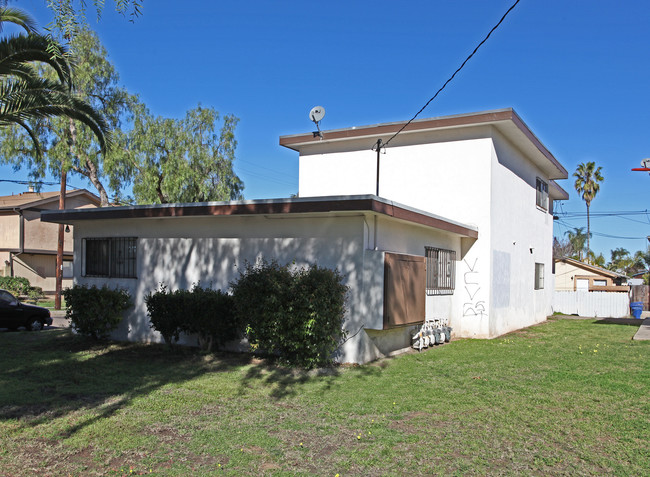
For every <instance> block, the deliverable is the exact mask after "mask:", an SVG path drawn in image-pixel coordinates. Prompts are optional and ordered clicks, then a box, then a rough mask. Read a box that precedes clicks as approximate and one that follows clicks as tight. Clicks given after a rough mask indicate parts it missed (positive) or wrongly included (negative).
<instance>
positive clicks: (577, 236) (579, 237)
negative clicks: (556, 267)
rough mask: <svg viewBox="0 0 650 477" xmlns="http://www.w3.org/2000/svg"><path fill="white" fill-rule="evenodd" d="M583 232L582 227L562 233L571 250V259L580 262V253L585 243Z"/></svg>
mask: <svg viewBox="0 0 650 477" xmlns="http://www.w3.org/2000/svg"><path fill="white" fill-rule="evenodd" d="M584 230H585V228H584V227H576V228H574V229H573V230H567V231H566V232H565V233H564V234H565V235H566V236H567V240H569V243H570V244H571V247H572V248H573V253H574V256H573V258H577V259H578V260H580V261H582V253H583V252H584V250H585V242H586V241H587V234H585V232H584Z"/></svg>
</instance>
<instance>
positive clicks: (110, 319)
mask: <svg viewBox="0 0 650 477" xmlns="http://www.w3.org/2000/svg"><path fill="white" fill-rule="evenodd" d="M63 296H64V297H65V302H66V305H67V310H66V313H65V317H66V318H67V319H68V320H70V326H71V327H72V328H74V329H75V330H76V331H77V332H78V333H79V334H82V335H85V336H89V337H91V338H94V339H96V340H101V339H106V338H108V336H109V335H110V334H111V332H113V331H114V330H115V329H117V327H118V325H119V324H120V322H121V321H122V313H123V312H124V311H125V310H126V309H128V308H129V307H130V306H131V305H132V303H131V297H130V296H129V293H128V292H127V291H126V290H123V289H119V288H118V289H114V290H113V289H110V288H108V287H107V286H106V285H104V286H103V287H102V288H97V287H96V286H95V285H93V286H92V287H90V288H88V287H87V286H86V285H74V286H73V287H72V288H68V289H66V290H63Z"/></svg>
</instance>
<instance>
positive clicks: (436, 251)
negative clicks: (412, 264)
mask: <svg viewBox="0 0 650 477" xmlns="http://www.w3.org/2000/svg"><path fill="white" fill-rule="evenodd" d="M425 252H426V260H427V295H453V294H454V289H455V288H456V252H455V251H454V250H444V249H441V248H434V247H425Z"/></svg>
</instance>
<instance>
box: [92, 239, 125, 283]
mask: <svg viewBox="0 0 650 477" xmlns="http://www.w3.org/2000/svg"><path fill="white" fill-rule="evenodd" d="M136 258H137V239H136V238H135V237H111V238H86V239H84V265H85V269H84V276H87V277H109V278H137V275H136Z"/></svg>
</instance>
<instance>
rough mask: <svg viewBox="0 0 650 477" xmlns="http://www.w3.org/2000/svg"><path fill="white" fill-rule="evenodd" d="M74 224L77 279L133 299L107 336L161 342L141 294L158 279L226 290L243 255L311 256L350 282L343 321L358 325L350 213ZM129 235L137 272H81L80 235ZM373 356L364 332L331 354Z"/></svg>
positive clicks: (358, 223) (307, 260)
mask: <svg viewBox="0 0 650 477" xmlns="http://www.w3.org/2000/svg"><path fill="white" fill-rule="evenodd" d="M76 225H77V227H76V228H75V260H74V267H75V270H74V275H75V282H76V283H78V284H87V285H98V286H101V285H103V284H104V283H106V284H108V285H109V286H111V287H114V286H119V287H122V288H125V289H127V290H128V291H129V293H130V294H131V296H132V297H133V300H134V303H135V306H134V307H133V308H131V309H130V310H129V311H128V312H127V316H126V320H125V321H124V322H123V325H122V326H121V327H120V329H118V330H117V331H116V333H115V334H114V338H116V339H124V340H134V341H136V340H137V341H153V342H161V341H162V337H161V336H160V335H159V333H157V332H155V331H154V330H152V329H151V328H150V327H149V319H148V317H147V309H146V305H145V302H144V296H145V295H146V294H147V293H150V292H152V291H155V290H156V289H158V286H159V284H160V283H165V284H166V285H167V286H168V288H170V289H177V288H191V286H192V284H193V283H195V282H198V281H201V284H202V285H203V286H211V287H212V288H216V289H223V290H226V289H228V287H229V283H230V282H231V281H232V280H234V279H236V278H237V277H238V269H237V267H238V266H242V265H243V264H244V261H245V260H248V261H249V262H254V261H255V260H256V259H258V258H265V259H267V260H271V259H276V260H277V261H278V262H279V263H289V262H292V261H295V263H296V265H297V266H301V265H307V264H311V263H317V264H318V265H321V266H325V267H329V268H336V269H338V270H339V271H340V272H341V273H342V274H343V275H345V283H346V284H347V285H349V286H350V295H349V301H348V313H347V317H346V322H345V325H344V327H345V328H346V329H347V330H348V331H349V332H350V334H353V333H354V332H355V331H357V330H358V328H359V323H358V317H360V316H361V314H360V310H359V308H360V303H359V297H360V294H359V293H357V290H359V289H360V288H361V287H362V273H361V271H362V267H363V248H364V244H363V237H364V234H363V228H362V227H363V220H362V218H361V217H360V216H357V217H332V218H328V219H322V218H321V219H313V218H312V219H308V218H304V219H292V218H268V219H267V218H264V217H260V216H255V217H210V218H179V219H171V220H170V219H140V220H138V219H121V220H102V221H87V222H86V221H82V222H79V223H77V224H76ZM87 237H137V238H138V251H137V271H138V272H137V273H138V278H137V279H126V278H122V279H117V278H97V277H83V276H82V263H83V259H82V254H83V252H82V238H87ZM378 356H379V353H378V351H377V349H376V348H375V347H374V345H373V344H372V342H371V341H370V340H369V338H368V337H367V335H366V334H365V333H359V334H357V335H356V337H355V339H352V340H350V341H348V342H347V343H346V344H345V345H344V347H343V349H342V351H341V356H340V357H339V359H341V360H342V361H350V362H365V361H369V360H372V359H376V358H377V357H378Z"/></svg>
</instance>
